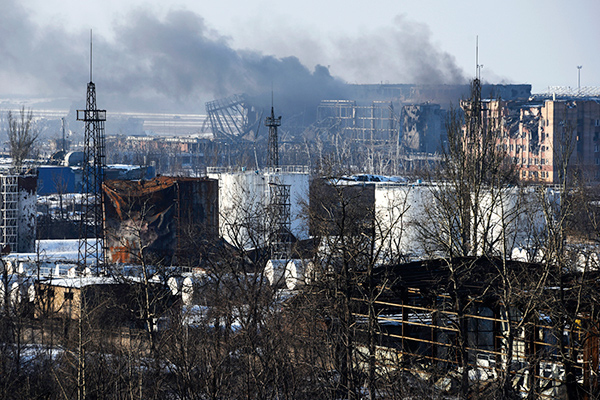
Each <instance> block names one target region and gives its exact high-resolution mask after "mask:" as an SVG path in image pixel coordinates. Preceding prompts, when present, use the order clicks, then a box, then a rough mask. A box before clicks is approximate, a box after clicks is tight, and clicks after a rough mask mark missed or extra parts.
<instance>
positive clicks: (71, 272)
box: [67, 267, 77, 278]
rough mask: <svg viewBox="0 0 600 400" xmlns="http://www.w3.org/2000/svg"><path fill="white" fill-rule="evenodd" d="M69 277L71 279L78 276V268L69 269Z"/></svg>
mask: <svg viewBox="0 0 600 400" xmlns="http://www.w3.org/2000/svg"><path fill="white" fill-rule="evenodd" d="M67 276H68V277H69V278H75V277H76V276H77V267H71V268H69V271H67Z"/></svg>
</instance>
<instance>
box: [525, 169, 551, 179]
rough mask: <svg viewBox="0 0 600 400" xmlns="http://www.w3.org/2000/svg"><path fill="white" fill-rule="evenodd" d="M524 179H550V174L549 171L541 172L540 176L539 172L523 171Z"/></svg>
mask: <svg viewBox="0 0 600 400" xmlns="http://www.w3.org/2000/svg"><path fill="white" fill-rule="evenodd" d="M522 176H523V178H527V177H529V178H536V179H537V178H538V176H539V177H540V178H550V172H549V171H540V172H539V175H538V171H523V173H522Z"/></svg>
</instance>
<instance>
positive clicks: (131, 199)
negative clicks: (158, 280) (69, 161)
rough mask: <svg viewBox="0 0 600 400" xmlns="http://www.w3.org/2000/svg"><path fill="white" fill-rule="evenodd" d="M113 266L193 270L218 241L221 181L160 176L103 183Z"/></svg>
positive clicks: (110, 258)
mask: <svg viewBox="0 0 600 400" xmlns="http://www.w3.org/2000/svg"><path fill="white" fill-rule="evenodd" d="M103 189H104V200H105V201H104V203H105V209H104V221H105V232H106V234H105V237H106V239H105V240H106V243H105V245H106V248H107V249H106V251H107V259H108V261H109V262H114V263H132V264H141V263H146V264H155V265H156V264H160V265H173V264H176V265H185V266H190V267H193V266H195V264H197V258H199V257H200V253H202V249H203V246H205V245H208V244H209V243H214V242H215V241H216V240H217V239H218V227H219V199H218V181H217V180H215V179H209V178H179V177H178V178H175V177H165V176H160V177H157V178H154V179H152V180H148V181H145V180H139V181H116V180H115V181H107V182H105V183H104V186H103Z"/></svg>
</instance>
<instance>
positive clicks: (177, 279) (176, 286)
mask: <svg viewBox="0 0 600 400" xmlns="http://www.w3.org/2000/svg"><path fill="white" fill-rule="evenodd" d="M182 283H183V278H182V277H181V276H172V277H170V278H169V279H167V286H168V287H169V289H170V290H171V293H172V294H173V296H177V295H178V294H179V293H180V291H181V285H182Z"/></svg>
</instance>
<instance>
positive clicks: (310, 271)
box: [285, 259, 315, 290]
mask: <svg viewBox="0 0 600 400" xmlns="http://www.w3.org/2000/svg"><path fill="white" fill-rule="evenodd" d="M314 274H315V266H314V264H313V262H312V261H310V260H300V259H295V260H290V261H289V262H288V263H287V265H286V267H285V286H286V287H287V288H288V289H290V290H294V289H298V288H299V287H301V286H304V285H305V284H310V283H311V282H312V281H314V278H315V277H314Z"/></svg>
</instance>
